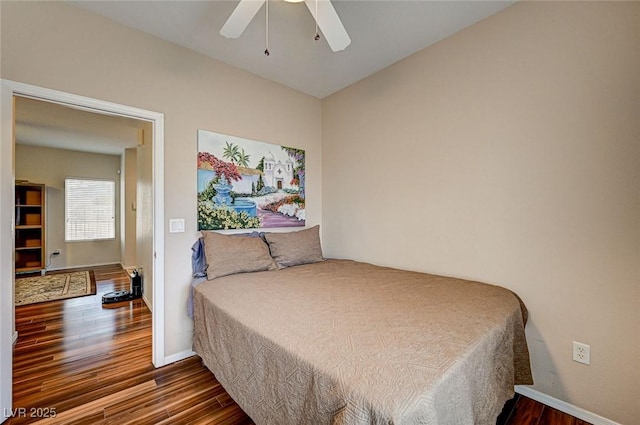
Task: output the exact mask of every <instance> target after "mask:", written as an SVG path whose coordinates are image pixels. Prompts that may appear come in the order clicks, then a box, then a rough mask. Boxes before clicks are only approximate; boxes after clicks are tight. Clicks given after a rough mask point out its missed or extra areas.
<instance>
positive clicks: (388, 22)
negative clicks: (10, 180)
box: [16, 0, 515, 155]
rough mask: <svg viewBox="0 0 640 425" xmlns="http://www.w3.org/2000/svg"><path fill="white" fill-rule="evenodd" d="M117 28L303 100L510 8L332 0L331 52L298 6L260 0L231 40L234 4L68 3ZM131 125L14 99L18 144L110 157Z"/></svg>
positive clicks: (185, 0)
mask: <svg viewBox="0 0 640 425" xmlns="http://www.w3.org/2000/svg"><path fill="white" fill-rule="evenodd" d="M69 3H70V4H73V5H74V6H77V7H80V8H82V9H85V10H88V11H90V12H93V13H97V14H99V15H102V16H104V17H107V18H109V19H112V20H114V21H117V22H119V23H121V24H123V25H126V26H128V27H131V28H135V29H138V30H140V31H144V32H146V33H149V34H152V35H154V36H156V37H159V38H162V39H164V40H167V41H170V42H172V43H175V44H178V45H181V46H183V47H186V48H189V49H192V50H194V51H196V52H199V53H202V54H204V55H207V56H210V57H212V58H215V59H217V60H219V61H221V62H225V63H228V64H230V65H233V66H236V67H239V68H242V69H245V70H247V71H249V72H252V73H254V74H257V75H260V76H262V77H264V78H267V79H269V80H272V81H276V82H279V83H281V84H284V85H286V86H289V87H291V88H294V89H296V90H299V91H301V92H304V93H307V94H310V95H312V96H315V97H318V98H323V97H326V96H328V95H330V94H332V93H334V92H336V91H338V90H340V89H342V88H344V87H346V86H348V85H350V84H352V83H354V82H356V81H358V80H360V79H362V78H364V77H366V76H368V75H371V74H373V73H375V72H377V71H378V70H380V69H382V68H385V67H387V66H389V65H391V64H392V63H394V62H397V61H398V60H400V59H403V58H405V57H407V56H409V55H410V54H412V53H414V52H416V51H418V50H421V49H423V48H425V47H427V46H429V45H431V44H433V43H436V42H438V41H439V40H442V39H443V38H445V37H448V36H450V35H452V34H454V33H456V32H458V31H460V30H462V29H464V28H466V27H468V26H470V25H472V24H474V23H476V22H478V21H480V20H482V19H484V18H486V17H488V16H490V15H493V14H495V13H497V12H499V11H500V10H502V9H504V8H506V7H508V6H509V5H511V4H513V3H515V1H484V0H475V1H456V0H446V1H427V0H411V1H405V0H378V1H371V0H333V4H334V7H335V9H336V11H337V13H338V15H339V16H340V18H341V20H342V23H343V24H344V26H345V28H346V30H347V32H348V33H349V36H350V37H351V40H352V41H351V45H349V46H348V47H347V48H346V49H345V50H344V51H341V52H333V51H331V49H330V48H329V46H328V45H327V44H326V42H325V41H324V40H323V39H322V38H321V39H320V40H319V41H317V42H316V41H314V39H313V38H314V35H315V22H314V20H313V17H312V16H311V14H310V13H309V10H308V9H307V7H306V6H305V5H304V3H285V2H284V1H281V0H269V28H270V30H269V51H270V52H271V54H270V55H269V56H268V57H267V56H265V55H264V53H263V52H264V49H265V44H264V42H265V34H264V31H265V7H264V6H263V7H262V9H261V10H260V11H259V12H258V15H257V16H256V17H255V18H254V19H253V21H252V22H251V23H250V24H249V26H248V27H247V29H246V30H245V32H244V34H243V35H242V36H241V37H240V38H239V39H235V40H231V39H226V38H224V37H222V36H221V35H220V34H219V31H220V28H221V27H222V25H224V23H225V21H226V20H227V18H228V17H229V15H230V14H231V12H232V11H233V10H234V8H235V6H236V5H237V3H238V0H229V1H223V0H218V1H193V0H172V1H158V0H155V1H139V0H133V1H132V0H123V1H101V0H98V1H69ZM139 125H140V123H139V122H137V121H136V120H130V119H126V118H122V117H110V116H106V115H100V114H95V113H90V112H87V111H80V110H77V109H72V108H68V107H64V106H60V105H56V104H52V103H48V102H41V101H36V100H30V99H20V100H19V102H18V103H17V107H16V135H17V142H18V143H22V144H29V145H40V146H49V147H54V148H59V149H68V150H79V151H92V152H98V153H107V154H115V155H119V154H121V153H122V151H123V150H124V149H125V148H126V147H132V146H135V145H136V142H137V135H138V132H137V128H138V127H139Z"/></svg>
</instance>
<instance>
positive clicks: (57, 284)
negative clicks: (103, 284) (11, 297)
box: [15, 271, 96, 306]
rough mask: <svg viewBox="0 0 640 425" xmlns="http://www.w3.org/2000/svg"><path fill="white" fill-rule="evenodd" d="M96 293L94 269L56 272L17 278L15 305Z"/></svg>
mask: <svg viewBox="0 0 640 425" xmlns="http://www.w3.org/2000/svg"><path fill="white" fill-rule="evenodd" d="M95 293H96V279H95V277H94V275H93V271H82V272H70V273H55V274H48V275H44V276H33V277H23V278H18V279H16V287H15V305H16V306H19V305H27V304H35V303H41V302H45V301H55V300H64V299H68V298H76V297H84V296H86V295H93V294H95Z"/></svg>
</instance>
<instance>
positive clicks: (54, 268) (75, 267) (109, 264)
mask: <svg viewBox="0 0 640 425" xmlns="http://www.w3.org/2000/svg"><path fill="white" fill-rule="evenodd" d="M114 264H119V263H117V262H115V263H114V262H113V261H110V262H107V263H95V264H81V265H79V266H64V267H47V268H46V269H45V272H53V271H57V270H73V269H88V268H91V267H101V266H112V265H114Z"/></svg>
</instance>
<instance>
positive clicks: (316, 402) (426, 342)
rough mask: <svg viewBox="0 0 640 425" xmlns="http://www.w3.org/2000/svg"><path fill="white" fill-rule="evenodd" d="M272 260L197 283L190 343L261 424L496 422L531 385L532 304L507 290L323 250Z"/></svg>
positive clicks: (259, 424) (247, 411)
mask: <svg viewBox="0 0 640 425" xmlns="http://www.w3.org/2000/svg"><path fill="white" fill-rule="evenodd" d="M292 233H295V232H292ZM278 237H281V236H278ZM237 239H238V238H237ZM243 239H259V238H243ZM234 243H235V242H234ZM243 243H244V242H243ZM252 243H254V244H258V243H259V242H258V241H255V242H252ZM224 244H228V240H227V241H224ZM224 244H223V245H224ZM265 245H267V246H269V247H270V248H271V254H269V250H267V255H271V256H273V252H274V245H271V244H266V243H265ZM294 245H295V244H294ZM256 246H257V245H256ZM276 246H277V245H276ZM298 246H299V244H298ZM239 249H240V248H239ZM207 250H209V247H208V248H207ZM245 251H246V248H242V249H240V251H239V252H245ZM218 253H219V252H218ZM208 254H209V253H208V252H207V256H208ZM238 255H239V254H237V253H236V254H235V255H232V256H231V257H230V258H234V259H235V260H238V258H237V257H238ZM263 256H264V255H263ZM208 257H209V256H208ZM212 258H213V257H212ZM280 259H282V258H280ZM227 260H228V258H227V259H226V260H225V259H222V260H219V261H227ZM274 260H277V255H276V256H274ZM213 261H216V260H213ZM265 261H266V259H265ZM274 263H275V264H276V266H275V267H274V266H273V265H269V266H264V265H263V266H260V267H258V268H262V270H256V271H250V272H241V273H226V272H225V275H223V276H216V277H215V278H213V279H210V280H206V281H204V282H203V283H201V284H199V285H197V286H196V287H195V288H194V293H193V312H194V344H193V346H194V350H195V352H196V353H197V354H198V355H200V357H201V358H202V360H203V362H204V364H205V365H206V366H207V367H208V368H209V369H210V370H211V371H212V372H213V373H214V375H215V376H216V378H217V379H218V380H219V381H220V383H221V384H222V385H223V387H224V388H225V389H226V390H227V392H228V393H229V395H230V396H231V397H232V398H233V399H234V400H235V401H236V402H237V403H238V404H239V405H240V406H241V407H242V409H243V410H244V411H245V412H246V413H247V414H248V415H249V416H250V417H251V418H252V419H253V420H254V421H255V423H256V424H258V425H269V424H277V425H287V424H292V425H293V424H310V425H311V424H313V425H318V424H336V425H359V424H404V425H409V424H439V425H442V424H491V425H494V424H495V423H496V417H497V416H498V414H499V413H500V411H501V410H502V407H503V405H504V403H505V401H507V400H509V399H510V398H512V397H513V394H514V393H513V391H514V384H531V383H532V379H531V371H530V366H529V356H528V350H527V345H526V340H525V336H524V322H525V315H526V310H525V309H524V306H523V305H522V303H521V301H520V299H519V298H518V297H517V296H516V295H515V294H514V293H512V292H511V291H509V290H507V289H504V288H501V287H498V286H493V285H488V284H484V283H479V282H472V281H467V280H462V279H455V278H450V277H443V276H436V275H430V274H424V273H417V272H410V271H403V270H398V269H393V268H386V267H379V266H375V265H371V264H366V263H361V262H356V261H350V260H337V259H328V260H324V259H323V258H317V256H316V258H315V259H314V261H306V260H305V261H302V263H301V264H293V265H286V266H282V264H281V263H280V262H277V261H274ZM209 267H210V268H211V264H209ZM265 267H266V268H265Z"/></svg>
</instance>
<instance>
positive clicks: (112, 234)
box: [64, 177, 116, 242]
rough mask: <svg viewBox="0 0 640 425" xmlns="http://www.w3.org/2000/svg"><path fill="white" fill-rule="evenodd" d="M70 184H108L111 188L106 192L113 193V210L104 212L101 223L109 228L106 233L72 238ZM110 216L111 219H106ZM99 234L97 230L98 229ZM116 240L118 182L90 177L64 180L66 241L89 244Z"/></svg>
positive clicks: (111, 205)
mask: <svg viewBox="0 0 640 425" xmlns="http://www.w3.org/2000/svg"><path fill="white" fill-rule="evenodd" d="M70 182H91V183H97V182H100V183H108V184H109V186H110V187H109V188H108V189H107V188H106V187H105V189H106V190H110V191H111V202H110V205H109V207H110V208H111V210H110V211H108V212H107V213H106V214H105V213H104V212H103V216H102V217H101V221H102V222H103V223H104V225H106V226H107V228H106V232H104V233H99V234H94V235H92V236H91V237H77V236H76V237H75V238H74V237H72V235H70V234H69V232H70V231H69V229H68V226H69V224H70V220H71V219H70V218H69V212H70V211H69V208H70V206H69V202H70V199H69V183H70ZM107 216H110V218H108V219H107V218H106V217H107ZM96 232H97V229H96ZM115 238H116V181H115V180H111V179H97V178H90V177H66V178H65V179H64V241H65V242H89V241H104V240H114V239H115Z"/></svg>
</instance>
